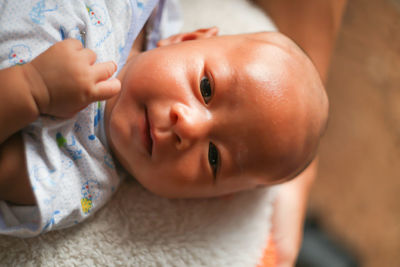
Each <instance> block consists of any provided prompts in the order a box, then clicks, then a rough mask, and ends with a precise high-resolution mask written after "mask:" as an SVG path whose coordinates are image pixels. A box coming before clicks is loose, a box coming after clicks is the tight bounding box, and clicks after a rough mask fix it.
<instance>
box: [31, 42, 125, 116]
mask: <svg viewBox="0 0 400 267" xmlns="http://www.w3.org/2000/svg"><path fill="white" fill-rule="evenodd" d="M95 62H96V54H95V53H94V52H93V51H92V50H90V49H85V48H83V47H82V44H81V42H79V41H78V40H75V39H67V40H65V41H62V42H59V43H57V44H55V45H53V46H52V47H50V48H49V49H47V50H46V51H45V52H43V53H42V54H40V55H39V56H38V57H37V58H35V59H34V60H33V61H32V62H30V63H28V64H26V65H25V66H24V67H25V68H26V70H27V75H28V76H29V79H30V82H31V85H32V86H31V92H32V95H33V97H34V99H35V101H36V104H37V106H38V109H39V112H40V113H41V114H48V115H53V116H57V117H70V116H72V115H74V114H75V113H76V112H78V111H79V110H81V109H83V108H85V107H86V106H87V105H88V104H90V103H92V102H94V101H99V100H105V99H108V98H110V97H112V96H114V95H116V94H117V93H118V92H119V91H120V89H121V83H120V82H119V80H117V79H110V80H108V79H109V78H111V77H112V75H113V74H114V73H115V71H116V70H117V66H116V64H115V63H114V62H111V61H110V62H103V63H95Z"/></svg>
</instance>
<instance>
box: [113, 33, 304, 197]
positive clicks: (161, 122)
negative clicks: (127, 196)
mask: <svg viewBox="0 0 400 267" xmlns="http://www.w3.org/2000/svg"><path fill="white" fill-rule="evenodd" d="M248 38H249V35H240V36H224V37H214V38H210V39H202V40H196V41H186V42H182V43H179V44H175V45H170V46H165V47H161V48H157V49H154V50H151V51H148V52H145V53H142V54H140V55H139V56H137V57H135V58H133V59H132V61H131V62H129V63H128V64H127V66H126V68H127V69H126V72H125V76H124V77H123V78H122V91H121V93H120V95H119V96H118V97H116V98H114V99H112V100H110V101H109V102H108V103H107V108H106V131H107V136H108V140H109V141H110V144H111V147H112V149H113V151H114V153H115V156H116V157H117V159H118V160H119V161H120V162H121V164H122V165H123V166H124V167H125V168H126V169H127V170H128V171H129V172H130V173H131V174H133V176H134V177H135V178H136V179H137V180H138V181H139V182H140V183H141V184H142V185H143V186H144V187H146V188H147V189H149V190H150V191H152V192H154V193H156V194H159V195H162V196H166V197H171V198H175V197H182V198H193V197H212V196H218V195H224V194H228V193H232V192H237V191H241V190H246V189H250V188H254V187H256V186H258V185H263V184H273V183H276V182H279V181H282V180H284V179H285V177H288V176H290V175H291V174H292V173H293V172H295V171H296V170H297V169H298V168H299V167H301V166H298V165H301V164H304V162H305V161H307V159H306V157H307V155H308V154H309V153H308V150H309V148H308V147H307V146H306V145H304V143H305V142H307V141H308V139H309V136H304V135H305V134H303V133H302V132H304V131H302V130H300V131H299V129H301V128H302V127H303V126H304V124H307V123H308V117H307V116H308V115H307V114H308V113H307V114H306V113H305V112H303V110H304V109H305V108H304V103H308V101H303V99H302V98H303V97H304V95H303V94H302V93H301V92H300V93H299V92H298V91H301V90H297V89H296V90H295V87H296V85H297V84H298V83H302V81H301V79H303V78H302V75H299V74H297V73H296V72H295V71H294V68H297V67H298V65H299V62H295V63H293V62H294V60H292V58H291V55H290V53H288V52H285V51H284V49H282V48H281V47H279V46H278V45H277V44H276V43H279V42H278V41H277V40H275V41H274V38H275V39H276V37H273V38H272V41H271V43H269V44H266V43H265V42H261V41H255V40H249V39H248ZM296 60H297V61H299V60H300V59H296ZM292 61H293V62H292ZM306 63H307V64H310V63H309V62H306ZM293 64H294V66H292V65H293ZM300 64H301V63H300ZM307 64H306V65H307ZM307 66H308V65H307ZM295 79H300V81H299V82H296V83H294V82H292V81H293V80H295ZM307 138H308V139H307ZM291 151H293V153H292V152H291ZM307 153H308V154H307ZM303 154H304V155H306V156H303Z"/></svg>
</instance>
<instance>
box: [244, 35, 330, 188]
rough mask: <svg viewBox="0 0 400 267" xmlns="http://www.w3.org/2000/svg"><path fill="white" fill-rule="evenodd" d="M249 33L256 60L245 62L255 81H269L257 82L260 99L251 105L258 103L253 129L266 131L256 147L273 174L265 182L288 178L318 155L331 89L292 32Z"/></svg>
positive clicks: (255, 90)
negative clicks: (292, 39)
mask: <svg viewBox="0 0 400 267" xmlns="http://www.w3.org/2000/svg"><path fill="white" fill-rule="evenodd" d="M247 38H248V41H249V42H248V43H251V45H252V46H253V47H252V48H250V49H248V51H249V53H250V54H251V55H252V56H253V58H254V61H253V62H251V61H250V62H249V63H247V65H246V63H244V66H246V67H244V68H245V69H247V73H248V74H249V75H253V76H254V81H255V84H258V85H260V84H263V85H264V86H253V89H254V92H253V93H254V94H255V97H254V99H257V101H256V103H249V107H248V108H253V109H255V108H256V107H255V106H257V109H258V110H259V111H258V113H257V115H255V117H254V120H255V121H254V122H253V123H252V125H253V126H252V128H254V129H253V130H252V131H258V132H260V133H263V137H264V139H261V140H260V142H259V145H258V150H257V149H256V148H254V149H253V150H256V151H259V153H260V155H259V158H260V160H263V161H264V163H263V164H262V168H263V169H264V170H262V171H264V172H265V173H269V174H270V175H269V177H267V180H268V181H267V182H266V183H268V184H270V183H271V181H272V183H275V182H281V181H285V180H288V179H291V178H293V177H294V176H295V175H296V174H298V173H299V172H300V171H302V170H303V169H304V168H305V167H306V166H307V165H308V164H309V163H310V162H311V161H312V159H313V158H314V156H315V155H316V150H317V147H318V143H319V140H320V137H321V135H322V133H323V131H324V130H325V125H326V121H327V117H328V99H327V95H326V92H325V90H324V87H323V84H322V82H321V79H320V77H319V74H318V72H317V70H316V69H315V67H314V65H313V63H312V62H311V60H310V59H309V58H308V56H307V55H306V54H305V53H304V52H303V51H302V50H301V49H300V48H299V47H298V46H297V45H296V44H295V43H294V42H293V41H291V40H290V39H289V38H287V37H285V36H284V35H282V34H279V33H257V34H250V35H248V36H247ZM251 55H250V57H252V56H251ZM260 65H261V66H262V67H260ZM254 69H257V71H255V73H256V75H254V74H252V72H253V73H254V71H253V70H254ZM260 70H261V71H260ZM255 87H257V88H258V89H257V88H255ZM250 105H251V106H250ZM260 148H262V150H261V149H260ZM253 164H256V163H253ZM260 167H261V166H260ZM271 176H272V177H271Z"/></svg>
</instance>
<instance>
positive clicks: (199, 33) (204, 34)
mask: <svg viewBox="0 0 400 267" xmlns="http://www.w3.org/2000/svg"><path fill="white" fill-rule="evenodd" d="M218 30H219V29H218V28H217V27H212V28H205V29H198V30H196V31H194V32H187V33H179V34H175V35H172V36H170V37H168V38H166V39H162V40H160V41H158V43H157V46H158V47H161V46H166V45H171V44H177V43H181V42H185V41H190V40H199V39H205V38H210V37H213V36H217V35H218Z"/></svg>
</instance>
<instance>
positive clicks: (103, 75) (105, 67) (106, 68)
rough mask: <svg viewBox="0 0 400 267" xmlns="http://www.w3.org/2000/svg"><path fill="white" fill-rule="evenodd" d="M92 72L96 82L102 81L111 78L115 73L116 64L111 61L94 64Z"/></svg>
mask: <svg viewBox="0 0 400 267" xmlns="http://www.w3.org/2000/svg"><path fill="white" fill-rule="evenodd" d="M93 71H94V76H95V77H94V79H95V81H96V82H99V81H104V80H107V79H109V78H111V76H112V75H113V74H114V72H116V71H117V64H115V63H114V62H113V61H108V62H102V63H96V64H94V65H93Z"/></svg>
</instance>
